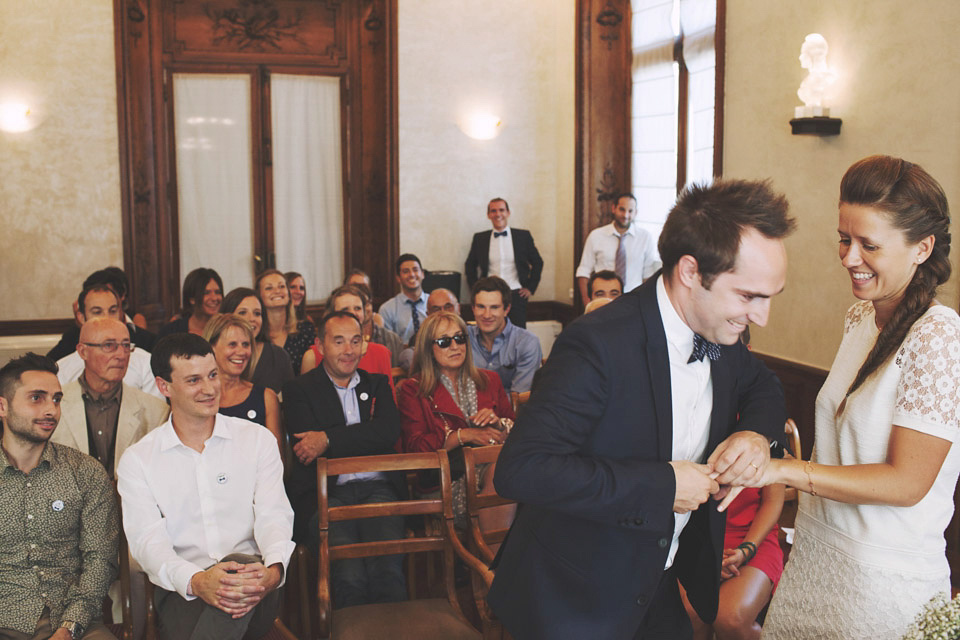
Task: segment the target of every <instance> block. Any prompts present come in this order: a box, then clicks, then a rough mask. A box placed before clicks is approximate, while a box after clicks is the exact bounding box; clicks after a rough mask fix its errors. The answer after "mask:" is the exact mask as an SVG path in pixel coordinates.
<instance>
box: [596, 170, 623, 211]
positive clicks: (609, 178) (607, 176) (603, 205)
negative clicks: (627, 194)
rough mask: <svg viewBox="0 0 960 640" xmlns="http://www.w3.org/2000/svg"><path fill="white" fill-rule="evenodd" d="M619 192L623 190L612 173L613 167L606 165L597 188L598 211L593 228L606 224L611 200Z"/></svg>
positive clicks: (615, 175)
mask: <svg viewBox="0 0 960 640" xmlns="http://www.w3.org/2000/svg"><path fill="white" fill-rule="evenodd" d="M621 191H623V188H622V187H621V186H620V182H619V180H617V174H616V173H615V172H614V170H613V166H612V165H611V164H610V163H607V166H606V167H605V168H604V170H603V178H601V179H600V187H599V188H597V207H598V209H597V223H596V225H595V226H597V227H599V226H601V225H604V224H606V223H607V219H608V218H609V217H610V205H612V204H613V199H614V198H616V197H617V194H618V193H620V192H621Z"/></svg>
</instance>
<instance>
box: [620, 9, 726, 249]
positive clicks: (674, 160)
mask: <svg viewBox="0 0 960 640" xmlns="http://www.w3.org/2000/svg"><path fill="white" fill-rule="evenodd" d="M723 3H724V0H632V2H631V7H632V11H633V18H632V20H633V22H632V24H631V36H632V49H633V65H632V71H631V76H632V80H633V85H632V86H633V90H632V91H633V93H632V101H631V117H630V122H631V129H632V139H631V167H632V175H631V181H630V182H631V189H632V191H633V193H634V194H635V195H636V197H637V211H638V213H637V224H639V225H640V226H642V227H643V228H645V229H646V230H647V231H649V232H650V233H651V234H653V236H654V237H658V236H659V235H660V229H661V228H662V226H663V222H664V220H665V219H666V217H667V213H668V212H669V211H670V208H671V207H672V206H673V203H674V201H675V200H676V196H677V193H679V191H680V190H681V189H682V188H683V187H684V185H686V184H689V183H691V182H704V181H709V180H710V179H711V178H712V177H713V176H714V175H719V174H720V169H721V167H720V162H719V159H720V157H721V155H720V151H721V149H720V144H719V140H720V139H721V138H720V135H719V134H721V133H722V124H723V123H722V110H723V105H722V88H723V78H722V60H723V50H722V33H723V27H722V16H723V6H724V5H723ZM718 16H719V18H720V20H718ZM718 35H719V36H720V37H718ZM718 43H720V44H719V45H718ZM718 60H720V61H721V63H720V65H718V64H717V61H718ZM718 88H719V89H720V90H719V91H717V89H718ZM718 95H719V96H721V98H720V99H719V101H718V98H717V96H718ZM718 107H719V108H718Z"/></svg>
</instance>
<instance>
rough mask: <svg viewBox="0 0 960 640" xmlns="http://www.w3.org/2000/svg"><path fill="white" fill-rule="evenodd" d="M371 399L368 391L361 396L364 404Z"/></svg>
mask: <svg viewBox="0 0 960 640" xmlns="http://www.w3.org/2000/svg"><path fill="white" fill-rule="evenodd" d="M369 397H370V396H369V395H367V392H366V391H364V392H363V393H361V394H360V399H361V400H363V401H364V402H366V401H367V399H368V398H369Z"/></svg>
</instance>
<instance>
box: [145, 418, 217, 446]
mask: <svg viewBox="0 0 960 640" xmlns="http://www.w3.org/2000/svg"><path fill="white" fill-rule="evenodd" d="M157 428H158V429H160V430H161V433H160V450H161V451H166V450H167V449H172V448H173V447H176V446H178V445H179V446H182V447H185V446H187V445H185V444H183V442H182V441H181V440H180V437H179V436H178V435H177V432H176V431H175V430H174V428H173V414H171V415H170V417H169V418H167V421H166V422H164V423H163V424H162V425H160V426H159V427H157ZM213 438H224V439H225V440H232V439H233V434H232V433H231V431H230V425H229V424H228V423H227V421H226V420H224V419H223V415H222V414H219V413H218V414H217V415H216V417H215V419H214V423H213V434H211V436H210V438H208V440H207V441H208V442H209V440H210V439H213Z"/></svg>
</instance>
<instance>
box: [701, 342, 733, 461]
mask: <svg viewBox="0 0 960 640" xmlns="http://www.w3.org/2000/svg"><path fill="white" fill-rule="evenodd" d="M730 357H731V356H730V353H729V352H728V350H727V349H725V348H722V349H721V356H720V359H719V360H711V361H710V382H711V383H712V384H713V411H712V413H711V414H710V438H709V440H707V455H710V454H711V453H713V450H714V449H716V448H717V445H718V444H720V443H721V442H723V439H724V438H726V436H727V431H728V427H729V425H728V424H727V416H728V415H729V404H730V399H731V397H732V395H733V389H732V385H733V380H734V376H733V373H732V372H731V371H730Z"/></svg>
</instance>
